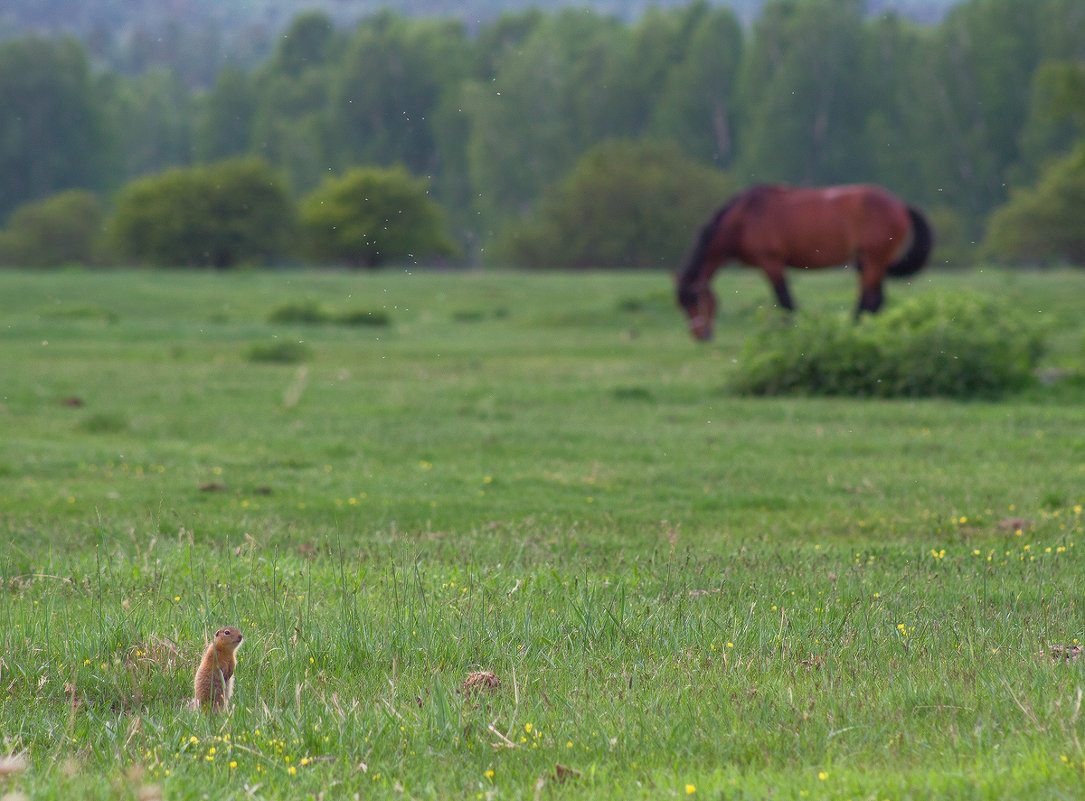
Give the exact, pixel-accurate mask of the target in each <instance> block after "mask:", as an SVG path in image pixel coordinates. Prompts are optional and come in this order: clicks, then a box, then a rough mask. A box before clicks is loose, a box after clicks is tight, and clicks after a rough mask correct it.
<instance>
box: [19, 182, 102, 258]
mask: <svg viewBox="0 0 1085 801" xmlns="http://www.w3.org/2000/svg"><path fill="white" fill-rule="evenodd" d="M104 217H105V213H104V211H103V209H102V203H101V201H100V200H98V197H97V195H95V194H94V193H92V192H88V191H86V190H84V189H69V190H66V191H64V192H60V193H58V194H55V195H52V196H50V197H48V198H45V199H44V200H39V201H37V202H34V203H28V204H26V205H25V206H20V207H19V208H18V209H16V210H15V212H14V213H13V214H12V215H11V219H10V220H9V221H8V225H7V228H6V230H4V231H3V232H2V233H0V260H2V261H3V262H4V263H5V264H10V265H15V266H20V267H56V266H58V265H62V264H73V263H74V264H93V263H94V262H95V261H97V258H96V257H97V255H98V242H99V239H100V236H101V232H102V221H103V219H104Z"/></svg>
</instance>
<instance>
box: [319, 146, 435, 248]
mask: <svg viewBox="0 0 1085 801" xmlns="http://www.w3.org/2000/svg"><path fill="white" fill-rule="evenodd" d="M300 214H301V223H302V227H303V230H304V233H305V247H306V252H307V255H308V256H309V257H310V258H312V259H314V260H316V261H318V262H324V263H339V264H346V265H349V266H351V267H378V266H380V265H381V264H385V263H387V262H389V261H396V260H402V259H407V258H410V259H412V260H421V259H426V258H429V257H433V256H451V255H454V254H455V252H456V246H455V245H454V244H453V242H452V240H451V239H450V238H449V236H448V234H447V233H446V230H445V227H446V223H445V216H444V212H443V210H442V209H441V207H440V206H439V205H437V203H436V202H435V201H434V200H432V199H431V198H430V196H429V184H428V182H427V181H426V180H425V179H422V178H413V177H411V175H410V174H409V173H408V172H407V170H405V169H404V168H403V167H390V168H380V167H358V168H356V169H353V170H351V171H350V172H348V173H347V174H346V175H344V176H342V177H339V178H328V179H326V180H325V181H324V183H323V184H321V185H320V186H319V187H317V189H315V190H314V191H313V192H312V193H311V194H309V195H307V196H306V197H305V198H303V199H302V201H301V209H300Z"/></svg>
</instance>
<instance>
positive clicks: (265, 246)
mask: <svg viewBox="0 0 1085 801" xmlns="http://www.w3.org/2000/svg"><path fill="white" fill-rule="evenodd" d="M293 226H294V210H293V207H292V205H291V202H290V198H289V196H288V195H287V192H286V189H285V187H284V185H283V182H282V181H281V180H280V179H279V177H278V176H277V175H276V174H275V172H274V171H273V170H272V169H271V168H270V167H268V166H267V164H266V163H264V162H263V161H260V160H258V159H238V160H231V161H223V162H218V163H216V164H208V165H205V166H200V167H191V168H186V169H175V170H168V171H166V172H164V173H161V174H159V175H152V176H148V177H146V178H141V179H139V180H138V181H134V182H132V183H131V184H129V185H128V186H126V187H125V188H124V190H123V191H122V192H121V194H120V196H119V197H118V199H117V208H116V212H115V214H114V217H113V220H112V225H111V228H112V236H113V239H114V242H115V243H116V246H117V249H118V250H119V251H120V252H121V253H123V254H124V255H125V256H127V257H129V258H132V259H134V260H136V261H138V262H143V263H147V264H152V265H156V266H162V267H171V266H172V267H183V266H187V267H216V268H226V267H234V266H236V265H238V264H240V263H242V262H247V261H253V262H265V263H266V262H272V261H275V260H277V259H280V258H282V257H283V256H284V255H285V253H286V250H287V247H288V244H289V242H290V232H291V230H292V228H293Z"/></svg>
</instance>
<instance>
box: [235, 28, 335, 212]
mask: <svg viewBox="0 0 1085 801" xmlns="http://www.w3.org/2000/svg"><path fill="white" fill-rule="evenodd" d="M341 52H342V40H341V37H340V36H339V35H338V34H337V33H336V32H335V30H334V29H333V28H332V27H331V23H330V21H329V20H328V18H327V17H326V16H325V15H324V14H321V13H319V12H315V13H310V14H304V15H302V16H300V17H299V18H298V19H297V20H295V22H294V24H293V25H292V26H291V28H290V29H289V30H288V31H287V33H286V35H285V36H284V37H283V39H282V40H281V41H280V44H279V47H278V49H277V50H276V52H275V54H274V56H273V57H272V58H271V59H270V60H269V61H268V62H267V63H266V64H265V65H264V66H263V68H261V69H260V70H258V71H257V72H256V73H255V74H254V76H253V78H252V87H253V88H252V92H253V97H254V98H255V104H254V108H253V109H252V111H251V123H250V126H251V127H250V129H249V141H250V142H251V147H252V148H253V149H254V150H255V151H256V152H258V153H259V155H260V156H262V157H263V158H265V159H267V160H268V161H269V162H270V163H272V164H274V165H275V166H277V167H278V168H280V169H281V170H283V172H285V174H286V175H287V177H288V179H289V180H290V183H291V185H292V186H294V187H295V188H296V189H298V190H299V191H301V190H305V189H309V188H312V187H313V186H315V185H316V184H317V182H318V181H319V180H320V176H321V174H322V173H326V171H327V170H328V169H330V168H332V167H333V166H335V164H336V163H337V162H336V159H335V147H334V145H333V143H332V139H331V136H330V133H331V129H332V123H331V117H332V112H331V105H330V104H331V96H332V85H333V80H334V78H333V76H334V74H335V73H336V72H337V71H338V69H339V68H340V66H341V65H340V63H339V62H340V60H341Z"/></svg>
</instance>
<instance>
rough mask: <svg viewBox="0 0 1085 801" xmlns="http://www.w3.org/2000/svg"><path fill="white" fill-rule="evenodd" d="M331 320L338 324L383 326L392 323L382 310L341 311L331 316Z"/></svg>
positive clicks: (386, 313)
mask: <svg viewBox="0 0 1085 801" xmlns="http://www.w3.org/2000/svg"><path fill="white" fill-rule="evenodd" d="M332 322H334V323H337V324H339V325H358V326H361V325H371V326H377V327H379V326H385V325H391V324H392V318H391V317H389V316H388V312H386V311H383V310H376V311H374V310H366V309H357V310H355V311H347V312H342V313H341V314H337V315H335V316H334V317H332Z"/></svg>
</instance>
